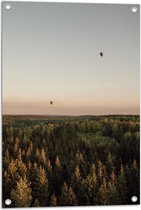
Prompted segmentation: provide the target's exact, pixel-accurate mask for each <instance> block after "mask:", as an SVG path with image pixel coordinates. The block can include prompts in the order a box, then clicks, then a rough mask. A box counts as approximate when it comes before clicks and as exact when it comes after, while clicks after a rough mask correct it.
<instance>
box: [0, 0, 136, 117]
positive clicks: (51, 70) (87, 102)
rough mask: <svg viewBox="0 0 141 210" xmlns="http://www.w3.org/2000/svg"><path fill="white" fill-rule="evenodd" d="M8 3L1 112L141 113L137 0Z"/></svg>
mask: <svg viewBox="0 0 141 210" xmlns="http://www.w3.org/2000/svg"><path fill="white" fill-rule="evenodd" d="M5 4H6V2H3V6H2V12H3V16H2V20H3V23H2V27H3V28H2V37H3V40H2V44H3V52H2V54H3V58H2V62H3V66H2V70H3V114H36V115H44V114H45V115H47V114H55V115H100V114H139V100H140V99H139V77H140V75H139V68H140V54H139V52H140V49H139V37H140V35H139V16H140V15H139V12H140V11H139V10H140V8H139V5H124V4H123V5H120V4H119V5H117V4H115V5H114V4H80V3H29V2H28V3H27V2H10V4H11V8H10V9H9V10H6V9H5ZM133 6H136V7H137V9H138V10H137V12H136V13H133V12H132V10H131V8H132V7H133ZM101 51H102V52H103V53H104V56H103V57H101V56H100V52H101ZM50 101H53V105H51V104H50Z"/></svg>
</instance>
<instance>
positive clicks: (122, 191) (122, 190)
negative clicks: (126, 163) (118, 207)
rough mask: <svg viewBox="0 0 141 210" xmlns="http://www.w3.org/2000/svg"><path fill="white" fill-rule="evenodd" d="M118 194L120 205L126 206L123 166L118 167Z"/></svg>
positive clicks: (125, 181) (125, 183) (125, 184)
mask: <svg viewBox="0 0 141 210" xmlns="http://www.w3.org/2000/svg"><path fill="white" fill-rule="evenodd" d="M117 187H118V192H119V196H120V198H119V199H120V204H126V202H127V180H126V176H125V171H124V167H123V165H121V167H120V173H119V176H118V186H117Z"/></svg>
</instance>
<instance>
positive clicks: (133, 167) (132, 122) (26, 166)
mask: <svg viewBox="0 0 141 210" xmlns="http://www.w3.org/2000/svg"><path fill="white" fill-rule="evenodd" d="M2 130H3V131H2V144H3V146H2V155H3V166H2V168H3V207H5V208H7V207H45V206H89V205H121V204H122V205H123V204H139V202H140V201H139V197H140V192H139V185H140V183H139V165H140V163H139V148H140V145H139V144H140V116H139V115H103V116H102V115H101V116H78V117H77V116H64V117H63V116H60V117H59V116H54V117H53V116H50V117H49V116H6V115H4V116H3V128H2ZM132 196H137V198H138V200H137V202H136V203H133V202H132V200H131V197H132ZM6 199H11V201H12V203H11V205H9V206H6V204H5V200H6Z"/></svg>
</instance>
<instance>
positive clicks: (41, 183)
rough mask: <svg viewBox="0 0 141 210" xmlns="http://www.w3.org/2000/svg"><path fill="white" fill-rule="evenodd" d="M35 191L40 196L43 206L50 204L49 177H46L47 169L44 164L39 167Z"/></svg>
mask: <svg viewBox="0 0 141 210" xmlns="http://www.w3.org/2000/svg"><path fill="white" fill-rule="evenodd" d="M35 191H36V194H37V196H38V197H39V198H40V199H39V202H40V204H41V206H46V205H47V204H48V195H49V192H48V179H47V177H46V173H45V170H44V168H43V167H42V166H40V167H39V169H37V175H36V180H35Z"/></svg>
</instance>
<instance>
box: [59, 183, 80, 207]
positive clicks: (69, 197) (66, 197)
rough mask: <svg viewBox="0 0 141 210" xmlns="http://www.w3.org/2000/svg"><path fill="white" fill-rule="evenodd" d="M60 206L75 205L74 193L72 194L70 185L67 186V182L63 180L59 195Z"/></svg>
mask: <svg viewBox="0 0 141 210" xmlns="http://www.w3.org/2000/svg"><path fill="white" fill-rule="evenodd" d="M60 205H61V206H75V205H77V199H76V195H75V194H74V192H73V190H72V188H71V187H68V185H67V183H66V182H64V184H63V188H62V192H61V197H60Z"/></svg>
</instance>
